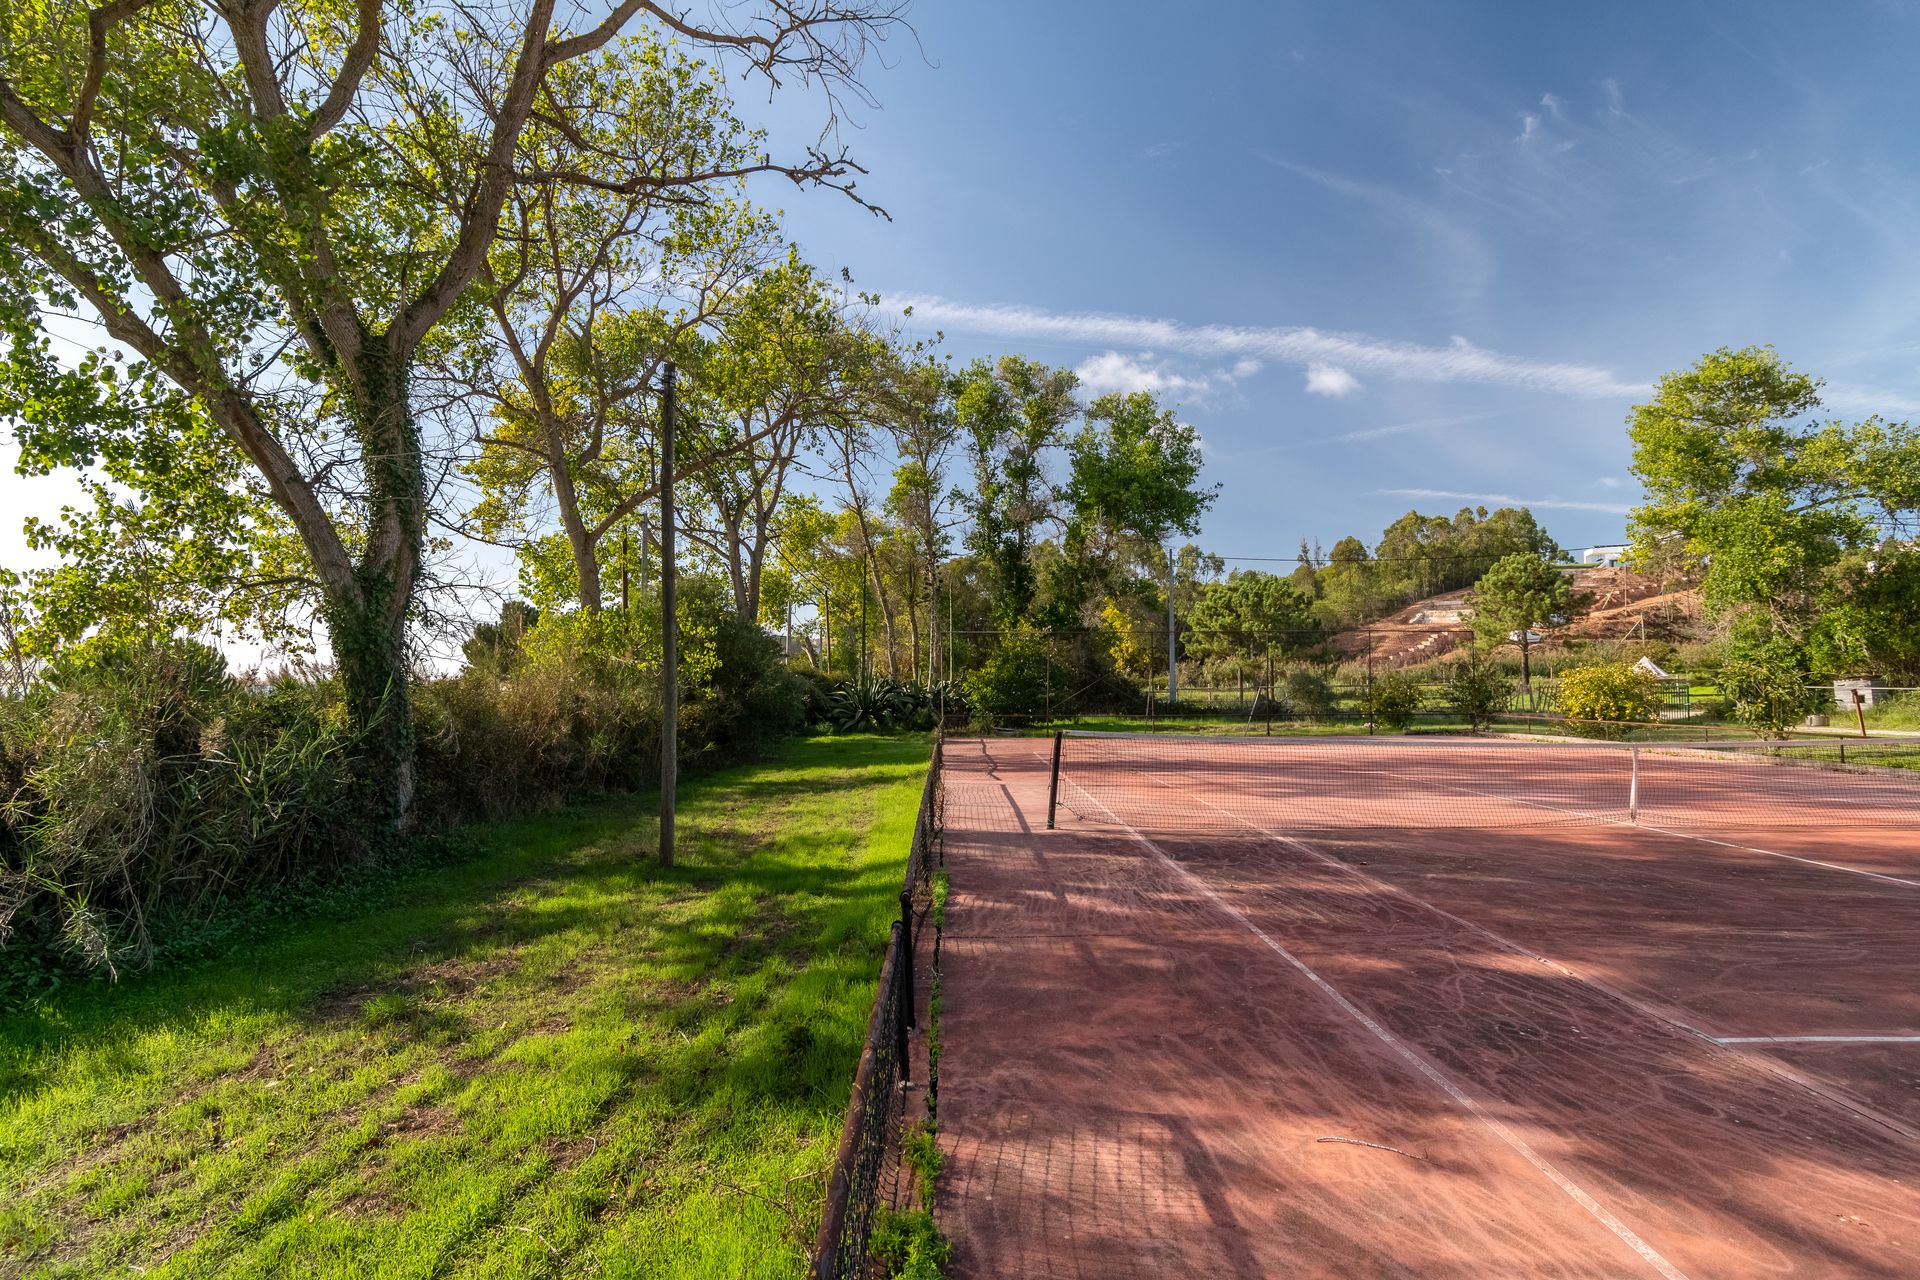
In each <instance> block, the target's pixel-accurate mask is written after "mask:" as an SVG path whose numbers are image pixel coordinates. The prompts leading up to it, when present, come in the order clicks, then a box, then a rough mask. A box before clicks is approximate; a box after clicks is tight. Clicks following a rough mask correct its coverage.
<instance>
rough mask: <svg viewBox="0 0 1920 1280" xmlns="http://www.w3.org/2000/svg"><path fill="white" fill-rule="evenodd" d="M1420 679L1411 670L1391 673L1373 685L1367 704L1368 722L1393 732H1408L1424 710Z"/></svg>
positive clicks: (1364, 699) (1368, 692)
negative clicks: (1421, 708)
mask: <svg viewBox="0 0 1920 1280" xmlns="http://www.w3.org/2000/svg"><path fill="white" fill-rule="evenodd" d="M1421 698H1422V691H1421V688H1420V681H1419V678H1418V677H1416V676H1415V675H1414V674H1413V673H1412V672H1410V671H1389V672H1387V673H1386V674H1385V675H1383V676H1381V677H1379V678H1378V679H1377V680H1375V681H1374V682H1373V687H1372V688H1371V689H1369V690H1367V692H1366V694H1365V696H1364V698H1363V702H1364V703H1365V709H1366V713H1367V719H1369V720H1372V721H1373V722H1375V723H1376V724H1381V725H1385V726H1386V727H1387V728H1389V729H1404V728H1406V727H1407V726H1408V725H1410V724H1412V723H1413V717H1414V714H1415V713H1416V712H1418V711H1419V710H1420V702H1421Z"/></svg>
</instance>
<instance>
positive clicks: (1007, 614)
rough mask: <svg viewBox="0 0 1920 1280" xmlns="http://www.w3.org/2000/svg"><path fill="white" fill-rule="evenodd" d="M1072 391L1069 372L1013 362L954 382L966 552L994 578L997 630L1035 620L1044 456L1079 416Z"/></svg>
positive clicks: (1044, 511)
mask: <svg viewBox="0 0 1920 1280" xmlns="http://www.w3.org/2000/svg"><path fill="white" fill-rule="evenodd" d="M1077 383H1078V379H1077V378H1075V377H1074V375H1073V373H1072V372H1070V371H1068V370H1065V369H1050V368H1048V367H1047V366H1045V365H1042V364H1037V363H1035V362H1033V361H1030V360H1024V359H1021V358H1020V357H1018V356H1004V357H1002V358H1001V359H1000V360H999V361H998V362H991V363H990V362H988V361H986V360H976V361H975V362H974V363H973V364H971V365H969V366H967V368H966V369H964V370H962V371H961V372H960V373H959V374H958V375H957V376H956V380H955V385H954V395H953V400H954V414H955V418H956V420H957V421H958V423H959V427H960V431H961V436H962V439H963V441H964V442H965V446H966V450H967V460H968V462H969V463H970V464H971V466H972V469H973V491H972V492H971V493H969V494H966V495H963V497H962V499H961V501H962V504H963V506H964V507H965V509H966V513H967V515H968V517H969V518H970V521H971V527H970V528H969V530H968V533H967V539H966V541H967V549H968V550H969V551H971V552H972V553H973V554H974V555H975V556H976V557H978V558H979V560H980V562H981V563H982V565H983V566H984V567H985V568H986V569H987V571H988V572H989V574H990V575H991V577H990V581H991V589H992V600H993V613H994V618H995V621H996V622H997V623H998V624H999V625H1000V626H1002V627H1011V626H1014V625H1017V624H1018V623H1019V622H1021V621H1022V620H1024V619H1027V618H1030V617H1031V616H1032V613H1033V604H1034V599H1035V597H1036V595H1037V594H1038V590H1039V583H1038V580H1037V576H1036V574H1035V571H1034V563H1033V553H1034V548H1035V546H1036V545H1037V544H1038V542H1039V541H1040V531H1041V529H1042V528H1043V526H1044V525H1045V524H1046V523H1047V522H1048V521H1049V520H1051V519H1052V517H1053V511H1054V507H1053V489H1052V486H1051V485H1050V484H1049V483H1048V481H1047V471H1046V455H1047V453H1048V451H1049V450H1051V449H1054V448H1056V447H1058V446H1059V445H1060V443H1061V442H1062V440H1063V439H1064V438H1065V433H1066V429H1067V425H1068V424H1069V423H1070V422H1072V421H1073V419H1074V417H1075V416H1076V415H1077V414H1078V413H1079V406H1078V404H1077V403H1075V401H1074V398H1073V393H1074V389H1075V387H1076V385H1077Z"/></svg>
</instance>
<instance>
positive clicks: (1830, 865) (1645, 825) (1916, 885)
mask: <svg viewBox="0 0 1920 1280" xmlns="http://www.w3.org/2000/svg"><path fill="white" fill-rule="evenodd" d="M1355 767H1356V768H1358V769H1359V770H1360V771H1361V772H1363V773H1373V774H1378V775H1380V776H1381V777H1384V778H1400V779H1403V780H1404V779H1405V777H1406V775H1405V774H1399V773H1393V772H1391V771H1389V770H1385V769H1369V768H1367V767H1365V766H1364V765H1358V766H1355ZM1420 784H1421V785H1422V786H1426V787H1432V788H1435V789H1437V790H1441V791H1457V792H1459V793H1460V794H1462V795H1470V796H1484V797H1486V798H1487V799H1490V800H1505V801H1508V802H1510V803H1513V804H1524V805H1527V806H1529V807H1531V808H1534V809H1548V810H1551V811H1552V812H1554V813H1564V814H1569V815H1571V816H1572V817H1576V818H1586V819H1588V820H1589V821H1592V822H1605V823H1608V824H1609V825H1611V826H1616V827H1625V828H1626V829H1627V830H1629V831H1658V832H1660V833H1661V834H1662V835H1669V836H1678V837H1680V838H1681V839H1682V840H1698V841H1700V842H1701V843H1702V844H1714V845H1719V846H1720V847H1721V848H1723V849H1739V850H1741V851H1743V852H1745V853H1762V854H1765V855H1766V856H1767V857H1769V858H1785V859H1786V860H1787V861H1789V862H1801V863H1805V864H1806V865H1807V866H1810V867H1825V868H1826V869H1827V870H1829V871H1845V872H1847V873H1848V874H1849V875H1856V876H1866V877H1867V878H1868V879H1870V880H1881V881H1884V882H1886V883H1887V884H1897V885H1902V886H1904V887H1906V888H1908V889H1920V880H1903V879H1901V878H1900V877H1899V876H1889V875H1882V874H1881V873H1880V872H1878V871H1862V870H1861V869H1860V868H1858V867H1848V866H1842V865H1841V864H1840V863H1838V862H1822V861H1820V859H1818V858H1802V857H1799V856H1797V855H1795V854H1791V853H1779V852H1777V851H1775V850H1773V849H1762V848H1760V847H1759V846H1758V845H1751V844H1740V843H1738V842H1737V841H1733V840H1716V839H1714V838H1713V837H1712V836H1702V835H1695V834H1694V833H1693V832H1691V831H1680V830H1677V829H1676V828H1673V827H1662V826H1656V825H1654V824H1653V823H1651V822H1622V821H1620V819H1618V818H1609V817H1606V816H1605V815H1603V814H1598V813H1589V812H1588V811H1586V810H1584V809H1566V808H1562V807H1561V806H1559V805H1557V804H1547V803H1546V802H1544V801H1541V800H1522V799H1521V798H1520V797H1518V796H1505V795H1501V794H1500V793H1499V792H1497V791H1482V790H1480V789H1479V788H1478V787H1462V786H1451V785H1449V784H1447V783H1444V782H1432V781H1429V780H1427V779H1424V778H1423V779H1420Z"/></svg>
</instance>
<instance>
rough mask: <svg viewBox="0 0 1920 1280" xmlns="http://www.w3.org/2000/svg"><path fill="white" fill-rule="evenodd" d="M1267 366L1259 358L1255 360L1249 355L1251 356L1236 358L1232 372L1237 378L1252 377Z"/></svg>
mask: <svg viewBox="0 0 1920 1280" xmlns="http://www.w3.org/2000/svg"><path fill="white" fill-rule="evenodd" d="M1265 367H1266V366H1265V365H1263V364H1261V363H1260V362H1259V361H1258V360H1255V359H1253V358H1252V357H1250V356H1249V357H1243V358H1241V359H1239V360H1235V361H1234V362H1233V370H1232V372H1233V376H1234V377H1236V378H1251V377H1252V376H1253V375H1254V374H1256V373H1258V372H1260V370H1262V369H1264V368H1265Z"/></svg>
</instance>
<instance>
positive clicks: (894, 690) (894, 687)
mask: <svg viewBox="0 0 1920 1280" xmlns="http://www.w3.org/2000/svg"><path fill="white" fill-rule="evenodd" d="M925 705H926V693H925V691H924V690H922V689H920V688H919V687H918V686H917V685H911V684H906V683H903V682H901V681H899V680H895V679H893V678H891V677H889V676H862V677H860V678H859V679H856V680H854V681H852V682H851V683H849V684H846V685H844V686H842V687H841V688H839V689H836V690H834V692H833V693H832V694H831V695H830V696H829V697H828V699H827V720H828V722H829V723H830V724H832V725H833V727H834V728H835V729H837V730H839V731H840V732H841V733H853V732H856V731H859V730H871V731H876V732H883V733H884V732H886V731H888V730H891V729H897V728H899V727H901V725H903V724H905V723H906V722H907V721H908V720H909V719H910V718H911V717H912V716H913V715H914V714H915V713H916V712H918V711H920V710H922V709H923V708H924V706H925Z"/></svg>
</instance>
